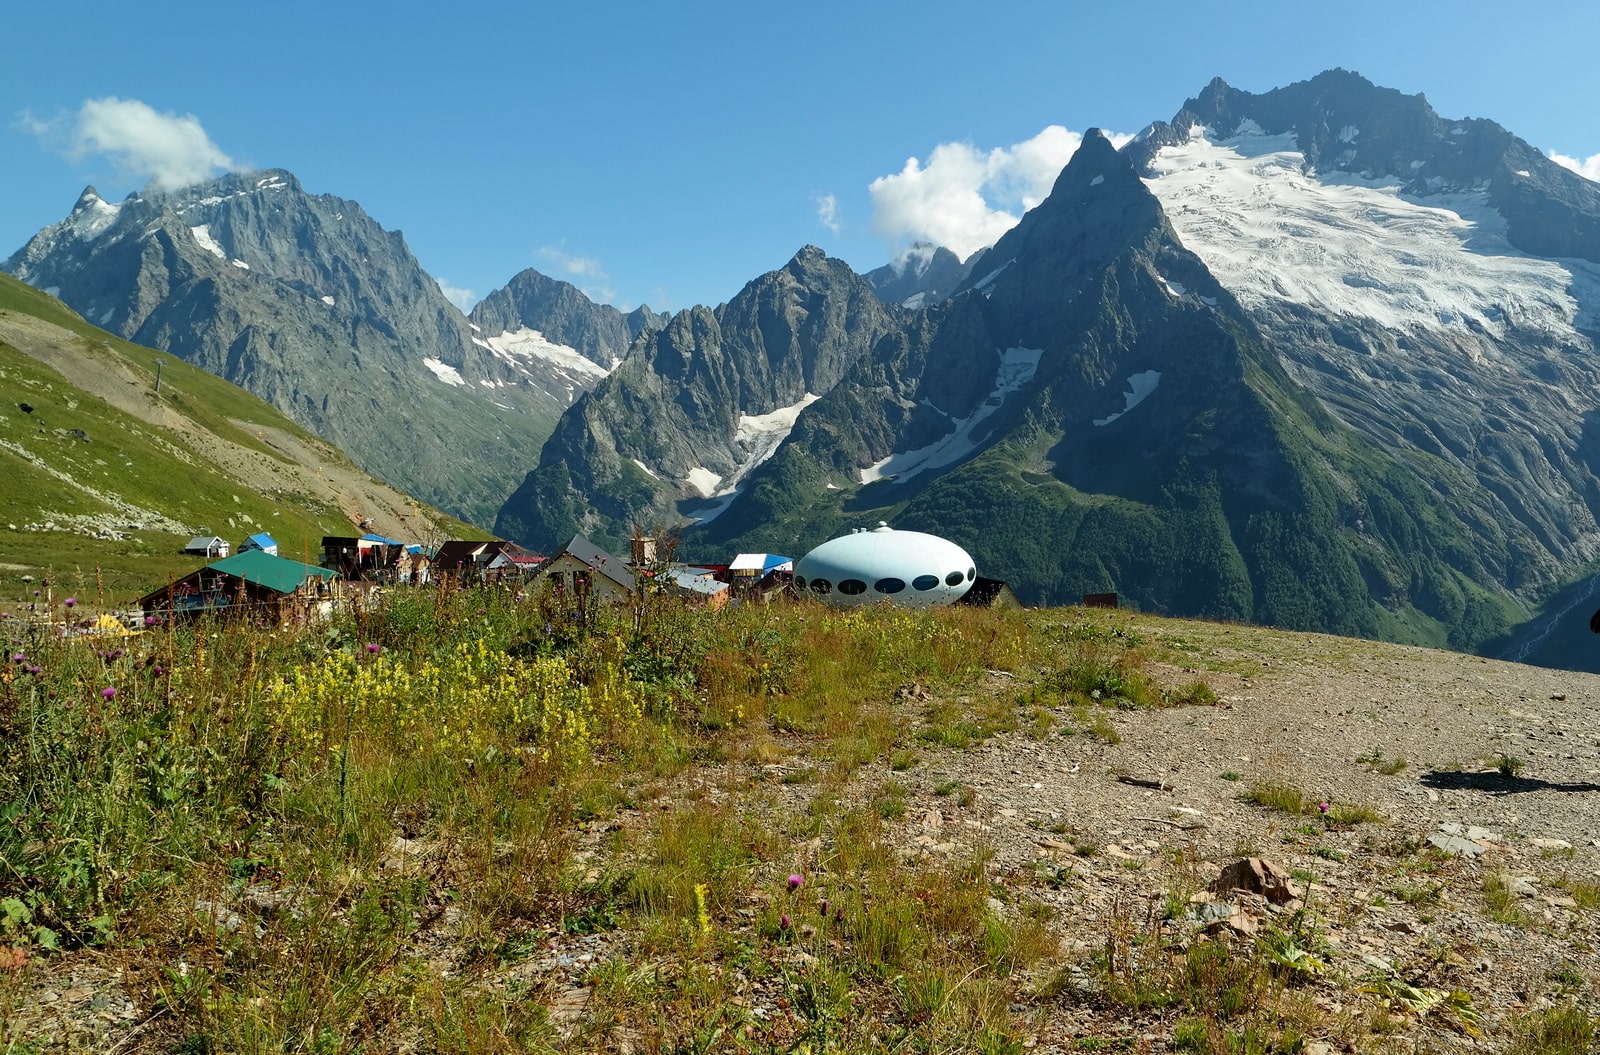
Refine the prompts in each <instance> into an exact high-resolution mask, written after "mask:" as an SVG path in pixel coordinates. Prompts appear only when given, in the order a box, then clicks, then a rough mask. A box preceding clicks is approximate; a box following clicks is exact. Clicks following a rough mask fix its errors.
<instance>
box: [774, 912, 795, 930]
mask: <svg viewBox="0 0 1600 1055" xmlns="http://www.w3.org/2000/svg"><path fill="white" fill-rule="evenodd" d="M792 926H794V920H792V919H790V918H789V914H788V913H787V912H785V913H784V914H783V915H782V916H779V917H778V929H779V930H788V929H789V928H790V927H792Z"/></svg>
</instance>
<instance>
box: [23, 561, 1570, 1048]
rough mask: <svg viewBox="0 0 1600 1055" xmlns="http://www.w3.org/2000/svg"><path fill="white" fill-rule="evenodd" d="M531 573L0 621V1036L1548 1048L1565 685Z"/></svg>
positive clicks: (1288, 649)
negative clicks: (69, 619) (324, 600)
mask: <svg viewBox="0 0 1600 1055" xmlns="http://www.w3.org/2000/svg"><path fill="white" fill-rule="evenodd" d="M571 614H572V613H570V612H565V611H562V610H560V609H559V608H555V607H550V606H545V605H542V604H541V603H540V601H539V600H538V599H524V598H523V597H522V596H521V595H513V594H512V593H510V592H509V591H491V590H483V591H473V592H458V591H440V592H437V593H420V594H410V595H407V594H396V595H393V596H391V597H390V598H389V599H388V600H387V604H386V607H384V608H382V609H381V610H378V611H375V612H368V613H363V615H362V616H361V619H360V620H359V621H345V622H340V623H336V624H334V625H331V626H319V627H313V628H300V629H295V630H289V631H283V632H279V631H276V630H256V629H253V628H249V627H239V628H234V631H233V632H228V633H216V632H213V630H214V628H211V627H205V626H201V627H198V628H187V629H185V628H180V629H176V630H161V631H158V632H155V633H152V634H149V635H144V636H141V637H140V638H138V639H136V640H134V641H132V642H130V643H128V646H127V651H126V652H124V651H120V650H119V651H117V652H116V653H115V654H113V655H107V654H106V653H105V652H103V651H97V650H96V649H95V644H96V643H95V642H92V641H85V640H81V639H70V640H66V641H61V640H56V639H50V638H45V639H42V640H30V639H28V638H26V637H23V636H10V639H9V640H6V638H7V636H8V633H7V631H8V629H9V630H11V631H12V633H13V634H14V631H15V624H12V626H11V627H9V628H7V627H0V641H3V642H4V644H5V646H6V648H5V650H6V651H7V652H11V653H14V654H15V655H16V656H18V657H19V658H17V659H15V660H13V661H11V662H9V663H6V664H5V665H4V666H3V667H0V744H4V745H6V746H5V748H4V750H5V751H6V754H5V756H4V757H5V759H6V765H4V766H0V862H4V866H3V867H0V1050H3V1051H39V1050H67V1051H76V1050H81V1051H111V1050H118V1051H120V1050H140V1051H152V1052H158V1051H159V1052H207V1051H229V1052H262V1053H265V1052H282V1051H289V1050H292V1051H319V1052H353V1051H396V1050H405V1051H427V1052H461V1053H466V1052H472V1053H494V1052H508V1053H509V1052H524V1051H552V1050H559V1051H564V1052H570V1053H577V1052H604V1051H618V1050H626V1051H634V1052H641V1053H643V1052H662V1053H667V1052H704V1053H708V1055H709V1053H729V1055H733V1053H747V1052H749V1053H754V1052H762V1053H772V1052H805V1051H809V1052H824V1051H826V1052H839V1053H845V1055H848V1053H858V1052H859V1053H862V1055H868V1053H876V1055H882V1053H884V1052H893V1051H905V1052H936V1051H938V1052H958V1051H959V1052H991V1053H1006V1055H1021V1053H1023V1052H1025V1051H1027V1050H1030V1049H1037V1050H1040V1051H1049V1050H1054V1051H1169V1052H1192V1053H1199V1055H1239V1053H1251V1052H1257V1053H1261V1055H1267V1053H1272V1052H1280V1053H1290V1052H1302V1053H1309V1052H1314V1051H1335V1050H1338V1051H1360V1052H1380V1053H1393V1055H1399V1053H1402V1052H1404V1053H1408V1055H1409V1053H1415V1052H1422V1051H1429V1052H1455V1051H1463V1052H1464V1051H1469V1050H1470V1051H1482V1050H1494V1051H1500V1052H1507V1053H1514V1055H1533V1053H1535V1052H1539V1053H1565V1055H1577V1053H1579V1052H1586V1051H1590V1050H1592V1049H1591V1047H1590V1045H1591V1044H1592V1043H1593V1041H1594V1039H1595V1036H1596V1024H1597V1019H1596V1014H1597V1012H1600V1001H1597V994H1600V976H1597V974H1596V970H1595V958H1594V955H1593V949H1594V947H1595V942H1596V940H1597V939H1600V884H1597V883H1596V882H1595V880H1594V868H1595V865H1596V863H1597V856H1596V852H1595V851H1594V850H1593V848H1591V847H1590V846H1588V845H1587V842H1586V840H1585V838H1584V836H1586V835H1587V834H1588V833H1589V832H1590V831H1591V829H1592V825H1591V818H1590V813H1589V811H1588V810H1587V808H1586V807H1585V806H1584V805H1583V802H1582V801H1581V800H1582V799H1583V796H1582V795H1573V794H1572V792H1573V791H1584V790H1593V788H1594V785H1593V784H1592V783H1589V782H1587V781H1586V780H1585V778H1584V777H1583V773H1584V771H1585V768H1586V767H1591V766H1593V765H1594V764H1595V763H1594V758H1595V751H1594V749H1593V747H1592V745H1590V744H1589V743H1588V740H1589V738H1588V737H1580V736H1579V735H1577V734H1578V733H1579V731H1581V730H1584V729H1587V728H1588V726H1587V725H1586V724H1585V723H1586V722H1587V720H1588V715H1589V714H1590V713H1591V712H1592V708H1593V706H1595V704H1596V702H1597V700H1600V679H1597V678H1594V677H1591V676H1584V675H1573V674H1569V673H1566V672H1559V673H1558V672H1548V671H1537V670H1533V669H1530V668H1524V667H1517V666H1515V665H1512V664H1492V663H1488V662H1486V661H1483V660H1478V659H1474V658H1471V657H1465V656H1459V655H1453V654H1449V653H1436V652H1430V651H1427V650H1422V649H1403V648H1399V647H1396V646H1386V645H1378V644H1374V643H1370V642H1361V641H1353V640H1348V639H1340V638H1331V637H1323V636H1317V635H1299V634H1287V633H1277V632H1269V631H1262V630H1257V629H1252V628H1247V627H1240V626H1236V625H1227V624H1216V623H1212V624H1207V623H1198V622H1180V621H1173V620H1161V619H1156V618H1152V617H1143V616H1132V615H1130V614H1129V613H1126V612H1090V611H1085V610H1078V609H1057V610H1044V611H1035V612H987V611H977V610H972V609H944V610H932V611H920V612H907V611H904V610H894V609H888V608H877V609H858V610H855V611H851V612H848V613H841V612H837V611H830V610H827V609H824V608H822V607H821V606H819V605H815V604H810V603H801V604H778V605H775V606H772V607H763V606H743V607H730V608H727V609H723V610H721V611H715V612H713V611H708V610H705V609H703V608H696V607H694V606H692V605H690V604H686V603H685V604H679V603H675V602H670V601H665V600H660V599H657V600H655V601H653V602H652V603H650V604H648V605H647V606H645V607H642V608H639V609H636V610H633V611H612V612H600V613H595V614H594V615H593V616H592V618H590V619H588V620H584V621H581V622H580V621H575V620H572V619H571V618H570V617H571ZM102 647H103V646H102ZM1346 704H1349V705H1350V706H1348V707H1346V706H1345V705H1346ZM1335 707H1338V708H1342V709H1340V710H1338V711H1337V712H1335V711H1334V708H1335ZM1535 710H1536V711H1538V712H1539V713H1534V712H1535ZM1524 736H1526V737H1527V739H1523V737H1524ZM1535 736H1537V737H1538V738H1539V742H1541V743H1543V742H1545V740H1544V738H1545V737H1546V736H1553V737H1560V738H1561V739H1560V741H1559V743H1555V744H1553V746H1555V747H1556V748H1557V750H1553V751H1545V750H1541V749H1539V748H1537V747H1535V746H1534V744H1535V740H1534V737H1535ZM1580 740H1582V741H1583V742H1581V743H1580V742H1579V741H1580ZM1513 751H1515V752H1516V753H1515V754H1513ZM1591 771H1592V770H1591ZM1435 789H1438V790H1435ZM1509 792H1516V793H1517V794H1516V795H1515V796H1514V800H1515V801H1510V800H1508V799H1507V798H1506V796H1507V793H1509ZM1441 797H1444V798H1446V799H1447V800H1448V801H1447V802H1440V799H1441ZM1574 800H1579V801H1574ZM1452 824H1453V825H1455V826H1456V829H1457V830H1458V831H1461V832H1464V833H1465V834H1463V835H1457V836H1455V837H1454V840H1455V841H1454V842H1451V841H1450V838H1448V837H1447V836H1449V832H1448V831H1446V830H1444V829H1441V827H1440V826H1441V825H1445V826H1448V825H1452ZM1480 825H1481V826H1482V827H1481V829H1480V828H1479V827H1478V826H1480ZM1434 835H1438V836H1440V837H1441V838H1443V839H1444V842H1443V844H1442V845H1441V844H1440V843H1437V842H1434V841H1432V836H1434ZM1247 857H1249V858H1261V859H1264V860H1265V862H1269V863H1260V864H1259V865H1258V868H1259V870H1260V872H1261V873H1262V874H1263V875H1264V876H1265V877H1266V878H1267V879H1269V880H1271V883H1272V884H1273V885H1272V886H1270V887H1263V889H1270V891H1271V892H1270V893H1269V894H1268V895H1267V896H1263V895H1262V894H1260V893H1256V894H1245V893H1241V892H1240V891H1239V890H1238V889H1236V888H1235V887H1234V886H1231V885H1229V884H1228V883H1225V882H1224V881H1223V880H1224V875H1225V873H1226V871H1227V870H1228V868H1229V867H1230V866H1236V864H1237V863H1238V862H1239V861H1240V859H1241V858H1247ZM1536 895H1537V896H1536ZM1269 897H1270V899H1271V900H1270V901H1269ZM1475 1038H1476V1039H1475Z"/></svg>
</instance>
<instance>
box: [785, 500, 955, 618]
mask: <svg viewBox="0 0 1600 1055" xmlns="http://www.w3.org/2000/svg"><path fill="white" fill-rule="evenodd" d="M977 577H978V569H977V567H976V566H975V565H974V564H973V562H972V557H971V556H970V555H969V554H968V553H967V551H966V550H964V549H962V548H961V547H960V546H958V545H956V544H955V543H954V542H951V541H950V540H949V539H942V538H940V537H939V536H938V535H929V534H925V533H924V532H921V531H896V530H894V529H893V528H891V527H890V526H889V525H888V524H886V523H884V522H882V521H879V522H878V526H877V527H875V528H870V529H868V528H861V529H858V530H856V531H852V532H851V533H850V534H848V535H840V536H839V537H838V538H835V539H829V540H828V541H827V542H824V543H823V544H822V545H820V546H818V547H817V548H816V549H814V550H812V551H811V552H810V553H807V554H806V555H805V556H804V557H801V558H800V561H799V563H797V564H796V565H795V566H794V587H795V589H796V590H798V591H800V592H801V593H802V594H808V595H809V596H811V597H814V598H816V599H817V600H819V601H825V602H827V603H828V604H830V605H833V606H834V607H835V608H852V607H854V606H856V605H858V604H878V603H880V602H885V601H886V602H888V603H890V604H896V605H900V606H902V607H905V608H927V607H929V606H932V605H936V604H953V603H955V602H956V601H958V600H960V599H961V597H962V595H963V594H965V593H966V592H967V591H968V590H970V589H971V588H972V583H973V580H974V579H976V578H977Z"/></svg>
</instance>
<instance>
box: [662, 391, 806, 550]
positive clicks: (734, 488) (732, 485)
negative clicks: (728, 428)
mask: <svg viewBox="0 0 1600 1055" xmlns="http://www.w3.org/2000/svg"><path fill="white" fill-rule="evenodd" d="M820 398H822V397H820V396H817V395H814V394H812V393H810V392H807V393H806V394H805V395H804V396H802V397H801V398H800V401H799V402H797V403H791V404H789V405H788V406H786V407H779V408H778V409H777V410H773V411H769V412H768V413H766V414H740V415H739V426H738V428H737V429H736V430H735V431H734V434H733V441H734V443H735V444H737V445H738V446H741V447H743V448H744V449H745V455H744V458H743V459H742V460H741V461H740V462H739V466H738V468H736V469H734V471H733V472H732V473H731V474H729V475H728V476H725V477H724V476H718V475H717V474H716V473H713V472H712V471H711V470H709V469H698V468H697V469H691V470H689V477H688V480H689V484H690V485H691V486H692V487H694V489H695V490H697V491H699V492H700V494H701V497H704V498H715V499H717V502H716V503H715V504H713V505H711V506H708V507H706V508H705V509H700V510H697V511H695V512H694V513H693V514H691V516H690V519H692V520H695V521H698V522H699V523H702V524H709V523H710V522H711V521H713V520H715V519H717V517H719V516H721V515H722V514H723V513H724V512H725V511H726V510H727V508H728V507H729V506H731V505H732V504H733V500H734V499H735V498H738V497H739V492H740V490H741V488H740V485H741V484H742V483H743V482H744V478H745V477H747V476H749V475H750V473H751V472H752V471H753V470H754V469H755V468H756V467H757V466H758V465H760V464H762V463H763V462H765V461H766V460H767V459H768V458H771V457H772V456H773V455H774V454H776V453H777V451H778V448H779V447H780V446H782V445H783V441H784V440H786V439H788V438H789V433H791V432H793V431H794V423H795V421H796V420H797V419H798V418H799V417H800V412H801V411H802V410H804V409H806V408H807V407H809V406H810V405H811V404H813V403H815V402H816V401H817V400H818V399H820ZM640 468H641V469H643V468H644V466H642V465H641V466H640ZM645 471H646V472H650V470H648V469H645ZM651 475H652V476H654V475H655V474H654V473H651Z"/></svg>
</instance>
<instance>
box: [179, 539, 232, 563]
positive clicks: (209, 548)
mask: <svg viewBox="0 0 1600 1055" xmlns="http://www.w3.org/2000/svg"><path fill="white" fill-rule="evenodd" d="M183 552H185V553H193V554H194V555H196V556H198V557H205V558H206V559H207V560H218V559H220V558H222V557H226V556H227V555H228V544H227V543H226V542H224V541H223V540H222V539H220V538H218V537H217V536H215V535H212V536H211V537H210V538H207V537H205V536H203V535H197V536H195V537H194V538H192V539H190V540H189V543H188V545H186V546H184V547H183Z"/></svg>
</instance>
